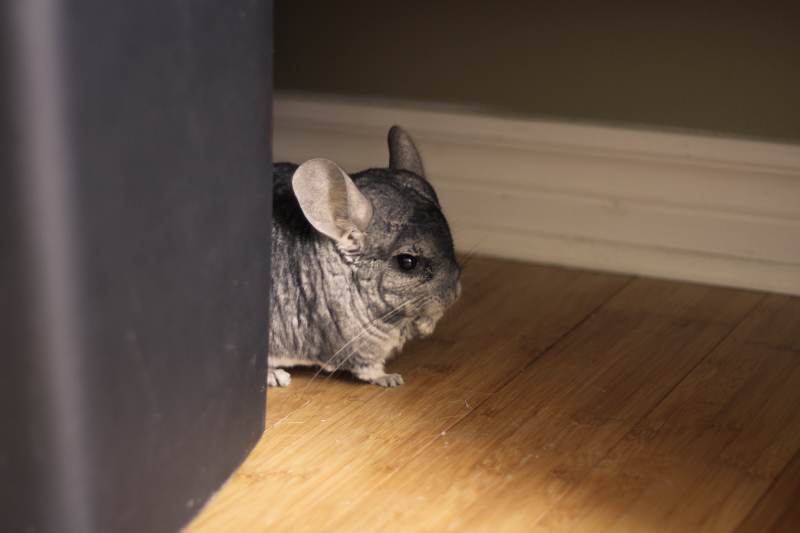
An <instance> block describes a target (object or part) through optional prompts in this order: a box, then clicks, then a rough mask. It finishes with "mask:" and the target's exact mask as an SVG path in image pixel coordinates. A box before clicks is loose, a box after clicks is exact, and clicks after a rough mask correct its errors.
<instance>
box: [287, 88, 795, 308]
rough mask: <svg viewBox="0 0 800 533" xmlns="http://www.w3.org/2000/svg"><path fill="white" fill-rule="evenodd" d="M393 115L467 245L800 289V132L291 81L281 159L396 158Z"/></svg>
mask: <svg viewBox="0 0 800 533" xmlns="http://www.w3.org/2000/svg"><path fill="white" fill-rule="evenodd" d="M393 124H399V125H401V126H403V127H404V128H406V129H407V130H408V131H409V132H410V133H411V134H412V136H413V137H414V140H415V141H416V143H417V146H418V147H419V148H420V151H421V152H422V155H423V159H424V162H425V166H426V170H427V173H428V177H429V178H430V180H431V182H432V183H433V184H434V186H435V187H436V189H437V191H438V192H439V195H440V197H441V200H442V205H443V208H444V211H445V214H446V215H447V216H448V218H449V220H450V221H451V225H452V227H453V233H454V238H455V240H456V246H457V248H459V249H460V250H472V249H473V248H474V249H475V251H477V252H478V253H484V254H489V255H494V256H499V257H508V258H514V259H521V260H530V261H537V262H542V263H550V264H557V265H564V266H574V267H582V268H589V269H599V270H607V271H614V272H624V273H633V274H641V275H648V276H656V277H663V278H671V279H679V280H685V281H696V282H702V283H710V284H716V285H726V286H732V287H743V288H752V289H760V290H766V291H772V292H783V293H789V294H797V295H800V145H790V144H777V143H766V142H755V141H746V140H739V139H728V138H719V137H711V136H700V135H693V134H683V133H661V132H653V131H646V130H635V129H623V128H615V127H605V126H586V125H577V124H571V123H563V122H553V121H544V120H516V119H509V118H497V117H488V116H483V115H477V114H471V113H465V112H459V111H454V110H447V111H442V110H430V109H421V108H419V107H412V106H409V105H404V104H390V105H375V104H366V103H354V102H353V101H335V100H330V99H326V98H324V97H320V96H296V95H295V96H292V95H279V96H278V97H277V98H276V99H275V116H274V127H275V132H274V143H275V144H274V153H275V161H295V162H302V161H303V160H305V159H309V158H312V157H327V158H329V159H332V160H334V161H337V162H338V163H339V164H340V165H341V166H342V167H343V168H345V169H346V170H348V171H351V172H355V171H358V170H362V169H364V168H368V167H376V166H386V165H388V154H387V148H386V133H387V131H388V128H389V127H390V126H391V125H393Z"/></svg>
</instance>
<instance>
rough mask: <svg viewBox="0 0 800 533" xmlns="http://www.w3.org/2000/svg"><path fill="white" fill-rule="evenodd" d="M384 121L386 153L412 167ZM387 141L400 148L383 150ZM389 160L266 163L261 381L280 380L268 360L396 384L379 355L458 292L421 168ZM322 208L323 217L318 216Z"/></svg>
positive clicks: (446, 239)
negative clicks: (407, 265) (357, 166)
mask: <svg viewBox="0 0 800 533" xmlns="http://www.w3.org/2000/svg"><path fill="white" fill-rule="evenodd" d="M391 132H392V133H390V136H389V145H390V160H391V161H393V162H397V161H401V160H402V161H406V162H408V161H412V160H416V161H417V162H418V163H419V164H418V165H417V166H418V169H419V170H421V169H422V163H421V159H420V157H419V154H418V153H417V151H416V148H415V147H414V144H413V142H412V141H411V138H410V137H409V136H408V134H407V133H405V132H404V131H402V130H401V129H400V128H397V127H395V128H392V130H391ZM393 137H395V140H396V141H397V139H400V141H397V142H394V143H393V142H392V139H393ZM406 140H407V141H408V142H406ZM398 146H399V147H401V148H402V150H404V154H403V155H402V157H401V156H400V155H398V154H397V153H395V152H394V150H396V149H397V148H398ZM409 150H413V154H410V152H409ZM393 167H394V165H390V168H374V169H369V170H365V171H363V172H359V173H357V174H354V175H353V176H352V181H351V182H349V183H348V181H349V180H350V179H351V178H350V177H348V176H347V175H346V174H344V172H343V171H341V169H339V167H338V166H336V165H335V164H334V163H332V162H330V161H327V160H311V161H309V162H307V163H304V164H303V165H301V166H300V167H298V166H297V165H294V164H291V163H277V164H275V165H274V172H273V174H274V215H273V229H272V292H271V295H270V305H271V309H272V313H271V316H272V321H271V325H270V343H269V358H270V359H269V367H270V368H269V382H268V383H269V385H271V386H285V385H287V384H288V383H289V379H290V378H289V374H288V373H286V372H285V371H283V370H279V367H290V366H296V365H315V366H320V367H322V368H324V369H326V370H335V369H344V370H348V371H350V372H351V373H352V374H353V375H355V376H356V377H358V378H360V379H362V380H365V381H369V382H371V383H375V384H378V385H382V386H396V385H400V384H402V378H401V377H400V376H399V375H398V374H390V375H387V374H385V372H384V364H385V362H386V360H387V359H389V358H390V357H391V356H393V355H394V354H395V353H397V352H398V351H399V350H400V349H402V347H403V345H404V344H405V343H406V342H407V341H408V340H410V339H413V338H417V337H424V336H427V335H430V334H431V333H432V332H433V328H434V327H435V325H436V323H437V321H438V320H439V319H440V318H441V316H442V315H443V314H444V311H445V309H446V308H447V307H448V306H449V305H451V304H452V303H453V302H454V301H455V300H456V298H457V297H458V295H459V293H460V290H461V289H460V282H459V277H460V272H461V269H460V267H459V265H458V263H457V262H456V258H455V253H454V251H453V241H452V237H451V234H450V229H449V227H448V225H447V221H446V220H445V218H444V215H443V214H442V212H441V209H440V207H439V201H438V198H437V197H436V193H435V192H434V190H433V188H432V187H431V185H430V183H428V181H427V180H426V179H425V178H424V177H422V176H420V175H419V174H416V173H414V172H412V171H409V170H407V169H404V168H397V167H394V168H393ZM298 169H299V170H298ZM336 172H342V176H343V178H340V177H339V175H338V174H336ZM295 175H296V176H297V179H296V181H295V185H294V187H293V186H292V177H293V176H295ZM345 178H346V180H347V181H338V180H340V179H345ZM309 180H322V181H323V182H325V180H328V181H329V183H328V182H326V183H325V184H323V185H319V184H317V185H315V184H313V183H311V184H310V183H309ZM350 186H355V187H356V188H357V190H356V191H355V193H354V192H353V191H352V190H351V189H348V187H350ZM320 191H322V192H320ZM343 191H345V192H343ZM346 191H349V194H350V196H349V200H348V195H347V193H346ZM295 192H297V195H296V194H295ZM359 194H360V195H363V198H365V199H366V200H368V202H369V207H370V208H371V210H370V213H369V215H370V218H369V219H368V221H369V223H368V225H367V227H366V230H365V231H361V230H363V227H362V228H359V227H358V226H359V225H363V223H364V220H365V219H364V216H363V209H364V208H365V206H364V205H363V204H361V203H359V202H360V200H358V198H357V196H359ZM298 195H299V196H300V197H301V198H302V199H301V201H300V202H298ZM319 202H323V203H324V202H332V205H331V206H329V208H327V207H325V206H324V205H323V206H322V207H320V206H319V205H318V203H319ZM354 202H355V203H354ZM301 204H303V205H302V207H301ZM309 206H312V207H309ZM304 209H305V210H306V213H304ZM348 209H349V210H350V211H348ZM328 212H330V213H335V217H334V218H333V219H325V220H321V221H320V220H319V219H320V217H322V218H323V219H324V218H325V216H328V215H325V213H328ZM320 213H322V215H320ZM359 213H361V214H360V215H359ZM357 215H358V216H357ZM309 216H310V217H311V218H313V219H315V220H314V224H313V225H312V224H311V223H310V222H309V218H308V217H309ZM331 221H332V222H331ZM332 224H333V225H335V226H336V228H339V229H340V230H341V232H339V230H338V229H336V228H333V229H330V228H332V227H333V226H332ZM315 228H323V229H324V231H325V233H324V234H323V233H322V232H321V231H318V230H317V229H315ZM353 236H355V238H353ZM402 253H409V254H412V255H414V256H416V257H418V263H417V267H416V268H415V269H414V270H413V271H410V272H406V271H403V270H401V269H400V268H399V266H398V264H397V260H396V256H397V255H398V254H402Z"/></svg>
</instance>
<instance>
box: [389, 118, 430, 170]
mask: <svg viewBox="0 0 800 533" xmlns="http://www.w3.org/2000/svg"><path fill="white" fill-rule="evenodd" d="M389 168H391V169H394V170H408V171H410V172H413V173H414V174H416V175H417V176H420V177H423V178H424V177H425V169H424V168H423V166H422V158H421V157H420V156H419V151H417V147H416V146H415V145H414V141H412V140H411V135H409V134H408V133H406V131H405V130H404V129H403V128H401V127H400V126H392V128H391V129H390V130H389Z"/></svg>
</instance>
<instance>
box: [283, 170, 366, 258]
mask: <svg viewBox="0 0 800 533" xmlns="http://www.w3.org/2000/svg"><path fill="white" fill-rule="evenodd" d="M292 188H293V189H294V194H295V196H296V197H297V201H298V202H299V203H300V209H302V210H303V214H304V215H305V216H306V219H308V221H309V222H310V223H311V225H312V226H314V228H316V230H317V231H319V232H320V233H322V234H323V235H327V236H328V237H330V238H331V239H333V240H334V241H336V243H337V245H338V246H339V249H340V250H342V251H343V252H346V253H349V254H356V253H359V252H360V251H362V250H363V247H364V239H365V233H364V232H365V231H366V230H367V226H368V225H369V222H370V220H372V204H371V203H370V202H369V200H367V198H366V196H364V195H363V194H362V193H361V191H359V190H358V187H356V184H355V183H353V180H352V179H350V176H348V175H347V174H346V173H345V171H344V170H342V169H341V168H339V165H337V164H336V163H334V162H333V161H329V160H328V159H310V160H308V161H306V162H305V163H303V164H302V165H300V166H299V167H297V170H295V172H294V175H293V176H292Z"/></svg>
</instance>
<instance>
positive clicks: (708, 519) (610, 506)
mask: <svg viewBox="0 0 800 533" xmlns="http://www.w3.org/2000/svg"><path fill="white" fill-rule="evenodd" d="M389 367H390V370H391V371H393V372H401V373H402V374H403V377H404V378H405V382H406V384H405V385H404V386H402V387H399V388H397V389H380V388H378V387H374V386H371V385H364V384H360V383H356V382H354V381H352V380H350V379H347V378H346V377H333V378H330V377H327V376H325V375H320V376H319V377H317V378H316V379H311V376H312V373H310V372H306V373H301V372H295V373H294V374H293V376H294V382H293V383H292V385H291V387H289V388H288V389H283V390H270V391H269V398H268V416H267V428H268V429H267V431H266V433H265V435H264V437H263V439H262V441H261V442H260V444H259V445H258V446H257V447H256V449H255V450H254V451H253V453H252V454H251V455H250V457H249V458H248V459H247V460H246V461H245V463H244V464H243V465H242V467H241V468H240V469H239V471H238V472H236V473H235V474H234V475H233V477H232V478H231V480H230V481H229V482H228V484H227V485H226V486H225V487H224V488H223V489H222V490H221V491H220V492H219V494H218V495H217V496H216V497H215V498H214V499H213V500H212V501H211V502H210V504H209V505H207V507H206V508H205V509H204V511H203V512H202V513H201V514H200V516H199V517H198V518H197V519H196V520H195V521H194V522H193V524H192V525H191V526H190V527H189V531H191V532H196V533H199V532H211V531H236V532H249V531H267V530H269V531H271V532H274V531H354V532H365V531H379V530H389V531H445V530H456V531H614V532H621V531H637V532H638V531H641V532H647V531H659V532H661V531H676V532H690V531H742V532H745V531H747V532H769V531H787V532H788V531H793V532H797V531H800V453H798V450H800V408H799V407H800V299H798V298H790V297H784V296H776V295H764V294H760V293H755V292H747V291H740V290H732V289H723V288H713V287H706V286H700V285H691V284H686V283H674V282H667V281H656V280H650V279H639V278H632V277H628V276H619V275H609V274H600V273H592V272H582V271H575V270H566V269H558V268H546V267H541V266H535V265H528V264H522V263H512V262H504V261H498V260H490V259H480V258H478V259H475V260H473V261H472V262H470V263H469V265H468V267H467V269H466V271H465V274H464V293H463V296H462V299H461V301H460V302H459V303H458V304H457V305H456V307H455V308H454V309H453V310H452V311H451V312H450V314H449V315H448V316H447V318H446V319H445V320H444V321H443V322H442V324H441V325H440V326H439V329H438V330H437V332H436V334H435V335H434V337H433V338H432V339H429V340H427V341H423V342H419V343H417V344H414V345H412V346H410V347H408V348H407V349H406V351H405V352H404V353H403V354H401V356H400V357H399V358H398V359H397V360H396V361H394V362H393V363H392V364H390V365H389Z"/></svg>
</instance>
